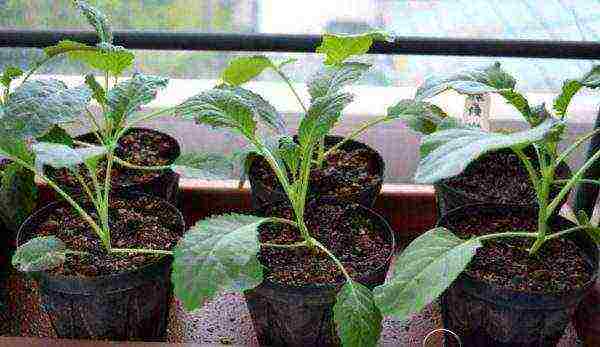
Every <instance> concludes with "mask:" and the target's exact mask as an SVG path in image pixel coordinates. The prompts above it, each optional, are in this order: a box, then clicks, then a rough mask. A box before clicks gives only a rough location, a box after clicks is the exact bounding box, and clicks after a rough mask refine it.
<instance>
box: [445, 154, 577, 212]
mask: <svg viewBox="0 0 600 347" xmlns="http://www.w3.org/2000/svg"><path fill="white" fill-rule="evenodd" d="M504 151H510V150H504ZM484 158H485V157H484ZM478 160H481V159H478ZM557 173H558V176H559V177H568V176H570V174H571V170H570V169H569V166H568V165H567V164H566V163H564V162H563V163H562V164H561V165H559V167H558V169H557ZM434 187H435V200H436V205H437V213H438V214H437V215H438V216H443V215H445V214H447V213H448V212H450V211H452V210H454V209H456V208H459V207H461V206H466V205H472V204H481V203H498V199H497V198H496V197H493V196H486V195H476V194H474V193H473V192H467V191H464V190H459V189H455V188H453V187H451V186H450V185H448V184H447V183H445V182H437V183H435V184H434ZM559 191H560V187H556V188H555V189H553V190H552V191H551V196H552V197H554V196H556V195H558V192H559ZM566 201H567V198H566V197H565V199H564V200H563V202H562V204H564V203H565V202H566ZM509 204H522V205H523V206H537V201H536V200H535V199H534V200H532V201H530V202H527V201H515V200H512V201H511V203H509ZM562 204H561V205H562ZM558 210H559V209H557V211H556V213H555V214H556V215H558Z"/></svg>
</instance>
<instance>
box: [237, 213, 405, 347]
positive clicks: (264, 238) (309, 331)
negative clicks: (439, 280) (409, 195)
mask: <svg viewBox="0 0 600 347" xmlns="http://www.w3.org/2000/svg"><path fill="white" fill-rule="evenodd" d="M270 213H271V214H270V215H272V216H280V217H284V218H291V217H292V212H291V211H290V209H288V208H286V207H283V204H279V205H278V206H277V207H275V208H272V209H271V210H270ZM306 217H307V218H306V220H307V227H308V229H309V231H310V232H311V234H312V236H313V237H314V238H316V239H317V240H319V242H321V243H322V244H324V245H325V246H326V247H327V248H328V249H329V250H331V252H333V253H334V254H335V255H336V257H338V259H339V260H340V261H341V262H342V263H343V264H344V266H345V268H346V270H347V271H348V272H349V274H350V276H352V277H353V278H355V279H356V280H357V281H359V282H361V283H362V284H364V285H366V286H368V287H370V288H373V287H374V286H376V285H379V284H381V283H383V281H384V279H385V274H386V272H387V269H388V267H389V262H390V260H391V254H392V251H393V249H394V241H393V235H392V232H391V230H390V229H389V226H388V225H387V223H386V222H385V220H383V219H382V218H381V217H379V216H378V215H376V214H374V213H373V212H371V211H370V210H368V209H366V208H364V207H361V206H360V205H358V204H342V203H336V204H319V205H316V204H315V205H313V207H312V208H311V209H310V210H309V213H307V215H306ZM259 235H260V236H259V237H260V241H261V242H270V243H277V244H289V243H294V242H299V241H301V237H300V235H299V234H298V231H297V230H296V229H294V228H293V227H289V226H285V225H280V224H266V225H263V226H262V227H261V228H260V229H259ZM259 260H260V261H261V263H262V264H263V265H264V266H265V274H264V276H265V277H264V281H263V283H262V284H261V285H260V286H258V287H257V288H255V289H253V290H249V291H246V293H245V296H246V301H247V304H248V308H249V310H250V313H251V316H252V319H253V323H254V327H255V330H256V333H257V337H258V341H259V343H260V344H261V345H264V346H281V345H286V346H337V345H339V338H338V337H337V334H336V333H335V328H334V323H333V321H332V319H333V318H332V309H333V305H334V304H335V295H336V293H337V291H338V290H339V289H340V288H341V285H342V284H343V283H344V277H343V275H342V274H341V273H340V271H339V270H338V268H337V267H336V266H335V264H334V263H333V261H331V260H330V258H329V257H328V256H327V255H326V254H325V253H323V252H319V251H311V250H309V249H307V248H298V249H293V250H289V249H275V248H272V247H262V248H261V251H260V254H259Z"/></svg>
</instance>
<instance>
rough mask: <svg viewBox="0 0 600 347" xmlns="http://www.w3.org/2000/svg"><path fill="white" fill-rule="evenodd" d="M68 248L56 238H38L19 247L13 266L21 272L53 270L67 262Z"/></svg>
mask: <svg viewBox="0 0 600 347" xmlns="http://www.w3.org/2000/svg"><path fill="white" fill-rule="evenodd" d="M65 254H66V246H65V244H64V243H63V242H62V241H61V240H60V239H58V238H57V237H56V236H44V237H36V238H34V239H31V240H29V241H28V242H26V243H25V244H23V245H21V246H19V247H18V248H17V250H16V252H15V255H14V256H13V258H12V264H13V266H14V267H16V268H17V269H18V270H19V271H23V272H35V271H43V270H49V269H53V268H55V267H57V266H60V265H61V264H63V263H64V262H65Z"/></svg>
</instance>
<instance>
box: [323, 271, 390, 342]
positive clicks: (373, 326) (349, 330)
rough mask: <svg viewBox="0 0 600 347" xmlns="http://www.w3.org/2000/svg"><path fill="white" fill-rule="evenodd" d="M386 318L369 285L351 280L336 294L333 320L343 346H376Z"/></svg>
mask: <svg viewBox="0 0 600 347" xmlns="http://www.w3.org/2000/svg"><path fill="white" fill-rule="evenodd" d="M382 319H383V317H382V316H381V312H380V311H379V308H378V307H377V305H375V300H374V298H373V293H372V292H371V291H370V290H369V288H367V287H365V286H363V285H362V284H360V283H358V282H355V281H352V280H349V281H347V282H346V283H345V284H344V286H343V287H342V289H341V290H340V291H339V292H338V294H337V299H336V303H335V305H334V306H333V320H334V321H335V323H336V325H337V331H338V335H339V337H340V339H341V342H342V345H343V346H366V347H368V346H376V345H377V341H378V340H379V335H380V334H381V321H382Z"/></svg>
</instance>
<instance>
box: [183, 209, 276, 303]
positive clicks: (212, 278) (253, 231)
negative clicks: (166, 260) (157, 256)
mask: <svg viewBox="0 0 600 347" xmlns="http://www.w3.org/2000/svg"><path fill="white" fill-rule="evenodd" d="M267 220H268V218H262V217H256V216H249V215H242V214H226V215H220V216H214V217H210V218H208V219H204V220H201V221H199V222H198V223H196V225H194V226H193V227H192V228H191V230H190V231H188V232H187V233H186V234H185V235H184V237H183V239H182V240H181V241H180V242H179V244H178V245H177V247H176V248H175V250H174V258H175V259H174V261H173V273H172V276H171V280H172V282H173V285H174V292H175V295H176V296H177V297H178V298H179V299H180V300H181V301H182V302H183V305H184V307H185V308H186V309H187V310H193V309H196V308H198V307H200V306H202V305H203V304H204V303H205V302H206V301H207V300H210V299H213V298H215V297H216V296H217V295H219V294H222V293H226V292H243V291H244V290H246V289H251V288H254V287H256V286H257V285H259V284H260V283H261V282H262V279H263V269H262V266H261V265H260V263H259V261H258V258H257V254H258V251H259V249H260V246H259V243H258V227H259V226H260V225H261V224H262V223H264V222H266V221H267Z"/></svg>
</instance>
